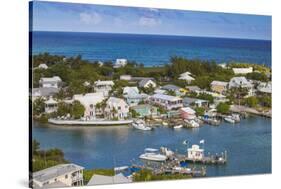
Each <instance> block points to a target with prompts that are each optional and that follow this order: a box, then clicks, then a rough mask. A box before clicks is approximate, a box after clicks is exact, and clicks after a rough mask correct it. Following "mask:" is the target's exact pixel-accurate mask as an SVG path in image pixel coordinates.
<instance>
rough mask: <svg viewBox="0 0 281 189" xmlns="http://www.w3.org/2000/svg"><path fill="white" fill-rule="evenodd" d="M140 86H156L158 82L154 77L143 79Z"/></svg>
mask: <svg viewBox="0 0 281 189" xmlns="http://www.w3.org/2000/svg"><path fill="white" fill-rule="evenodd" d="M139 87H141V88H149V87H152V88H155V87H156V83H155V82H154V81H153V80H152V79H143V80H141V81H140V82H139Z"/></svg>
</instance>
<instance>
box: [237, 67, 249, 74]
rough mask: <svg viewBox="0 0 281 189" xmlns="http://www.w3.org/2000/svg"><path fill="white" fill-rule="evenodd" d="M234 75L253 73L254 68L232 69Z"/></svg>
mask: <svg viewBox="0 0 281 189" xmlns="http://www.w3.org/2000/svg"><path fill="white" fill-rule="evenodd" d="M232 70H233V72H234V74H247V73H252V72H253V67H249V68H232Z"/></svg>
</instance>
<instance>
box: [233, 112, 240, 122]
mask: <svg viewBox="0 0 281 189" xmlns="http://www.w3.org/2000/svg"><path fill="white" fill-rule="evenodd" d="M231 119H233V120H234V121H235V122H240V115H239V114H232V115H231Z"/></svg>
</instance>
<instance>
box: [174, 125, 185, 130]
mask: <svg viewBox="0 0 281 189" xmlns="http://www.w3.org/2000/svg"><path fill="white" fill-rule="evenodd" d="M182 127H183V125H175V126H174V127H173V128H174V129H180V128H182Z"/></svg>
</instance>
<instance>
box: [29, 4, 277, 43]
mask: <svg viewBox="0 0 281 189" xmlns="http://www.w3.org/2000/svg"><path fill="white" fill-rule="evenodd" d="M271 23H272V22H271V16H261V15H246V14H229V13H214V12H198V11H185V10H170V9H156V8H136V7H119V6H108V5H92V4H75V3H57V2H42V1H34V2H33V30H34V31H71V32H105V33H135V34H161V35H184V36H204V37H224V38H246V39H265V40H271Z"/></svg>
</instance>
